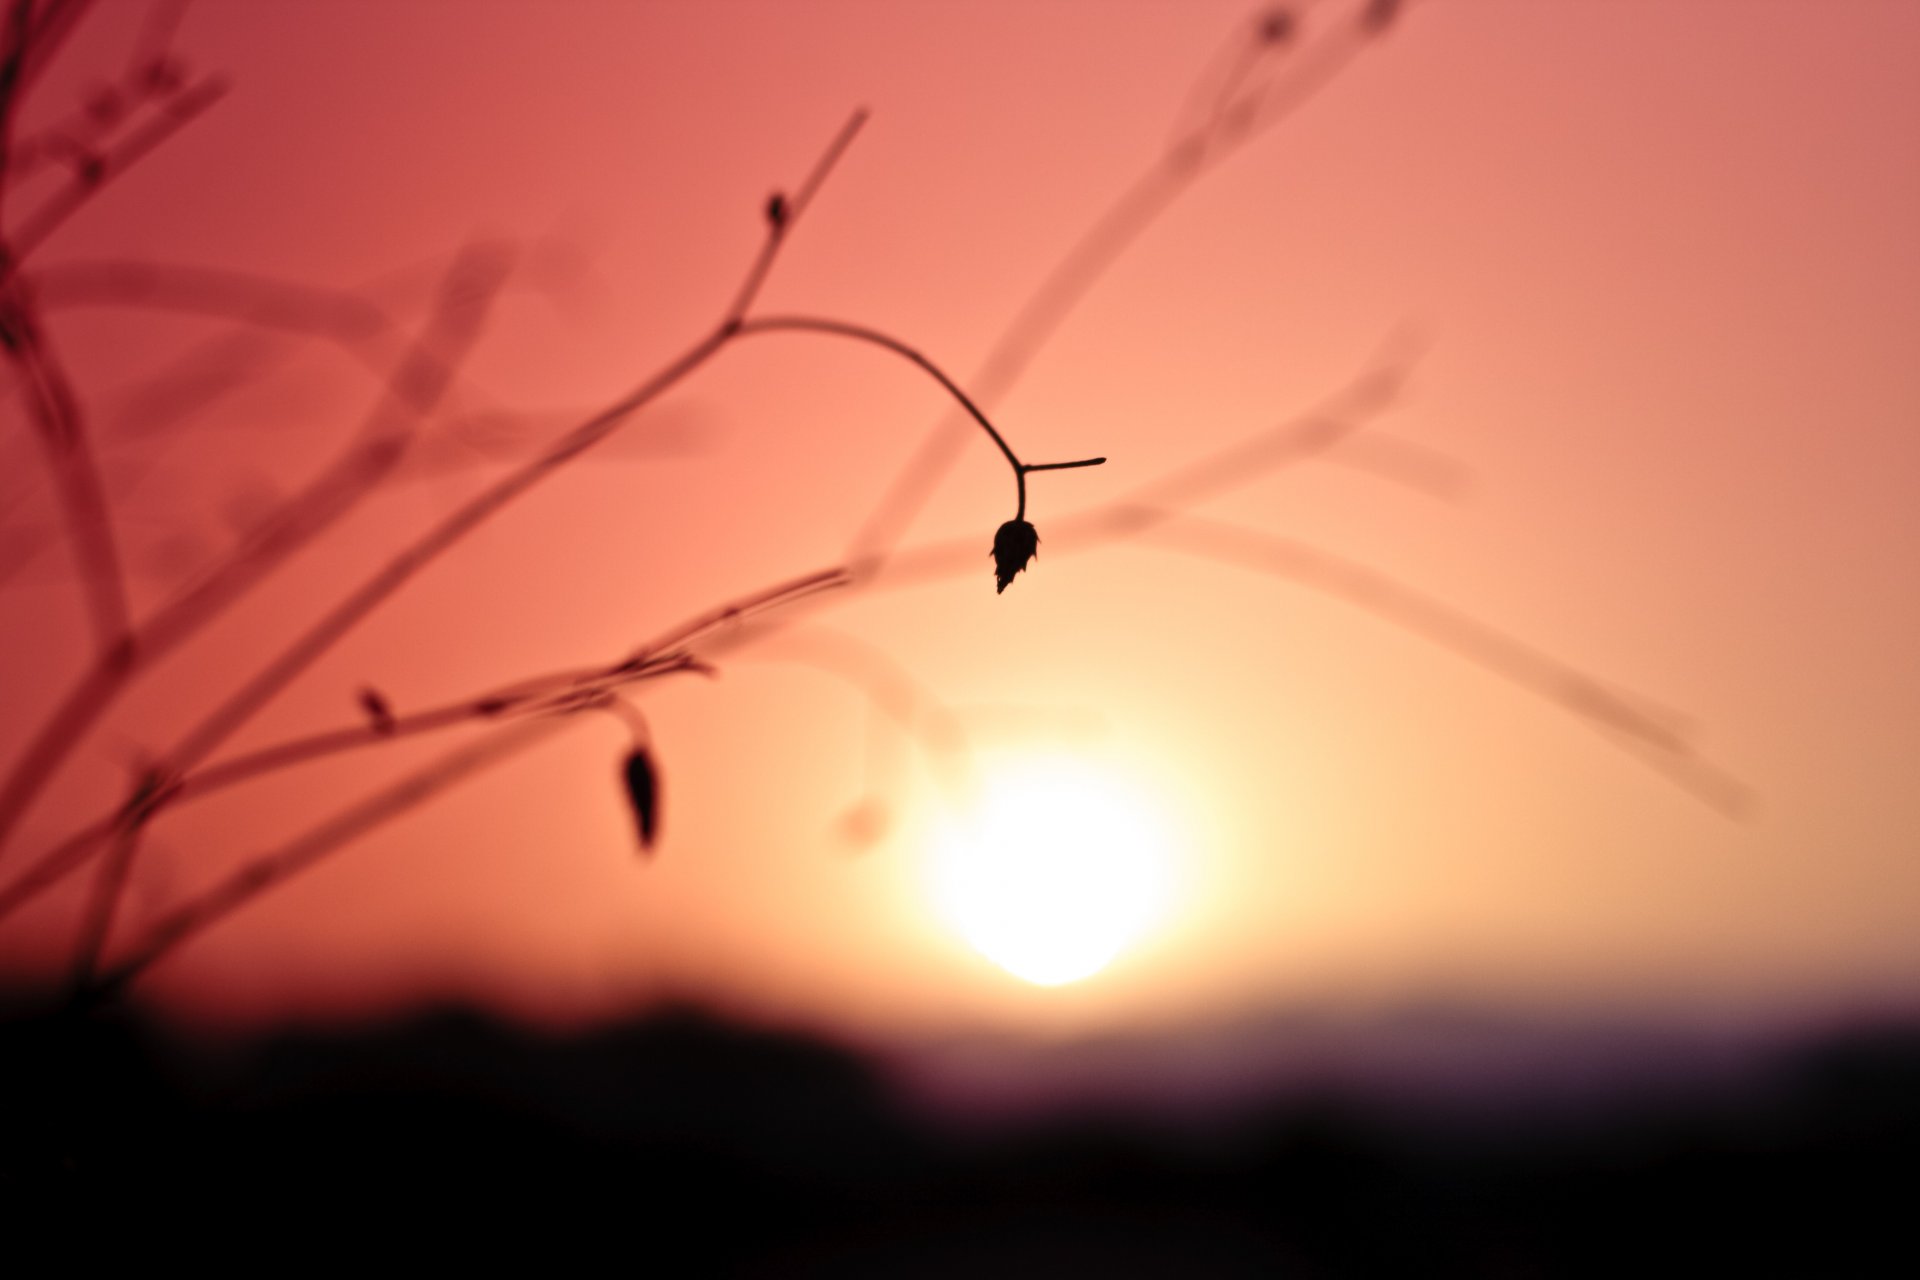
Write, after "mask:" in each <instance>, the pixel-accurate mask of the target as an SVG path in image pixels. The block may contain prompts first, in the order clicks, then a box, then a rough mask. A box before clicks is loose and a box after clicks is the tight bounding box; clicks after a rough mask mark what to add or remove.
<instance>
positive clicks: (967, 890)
mask: <svg viewBox="0 0 1920 1280" xmlns="http://www.w3.org/2000/svg"><path fill="white" fill-rule="evenodd" d="M1176 863H1177V859H1176V856H1175V849H1174V843H1173V841H1172V839H1171V838H1170V835H1169V832H1168V830H1167V828H1166V824H1165V822H1164V821H1163V819H1162V818H1161V815H1160V813H1159V812H1158V810H1157V809H1156V807H1155V806H1154V805H1153V804H1152V802H1151V801H1150V800H1149V798H1148V796H1147V794H1146V792H1145V791H1144V790H1143V788H1141V787H1140V786H1138V785H1130V784H1129V782H1128V780H1127V779H1126V778H1125V777H1124V776H1123V775H1121V774H1119V773H1117V772H1114V771H1110V770H1107V769H1102V768H1098V767H1094V766H1092V765H1089V764H1087V763H1085V762H1081V761H1077V760H1072V759H1064V758H1039V759H1033V758H1028V759H1022V760H1020V761H1018V762H1009V763H1007V764H1005V765H1002V766H1000V767H998V768H996V769H995V770H994V771H993V772H992V773H991V774H990V775H989V776H988V777H987V779H986V781H985V784H984V786H983V787H982V789H981V792H980V794H979V797H978V800H977V803H976V804H975V805H974V806H973V808H972V810H971V811H970V812H968V813H966V814H964V815H960V816H957V817H955V818H954V819H952V820H950V821H949V822H948V823H947V824H946V825H945V826H944V828H943V829H942V830H941V831H939V832H938V834H937V836H936V838H935V840H934V842H933V847H932V849H931V850H930V867H929V870H930V876H929V887H930V890H931V893H932V896H933V900H934V905H935V906H936V908H937V909H938V910H939V912H940V914H941V915H942V916H943V917H945V919H946V920H947V922H948V923H949V924H950V925H951V926H952V927H953V928H954V929H955V930H956V931H957V932H958V933H959V934H960V936H961V937H962V938H964V939H966V941H967V942H968V944H970V945H971V946H972V947H973V948H974V949H975V950H976V951H978V952H980V953H981V954H982V955H984V956H986V957H987V959H989V960H991V961H993V962H994V963H995V964H997V965H999V966H1000V967H1001V968H1003V969H1005V970H1007V971H1008V972H1009V973H1011V974H1013V975H1014V976H1015V977H1018V978H1022V979H1025V980H1026V981H1028V982H1031V983H1034V984H1035V985H1037V986H1045V987H1053V986H1059V985H1061V984H1063V983H1068V982H1075V981H1078V980H1079V979H1081V978H1086V977H1090V976H1091V975H1093V974H1095V973H1098V972H1099V971H1100V970H1101V969H1103V968H1105V967H1106V965H1107V964H1108V962H1109V961H1111V960H1112V959H1113V958H1114V957H1115V956H1117V955H1119V954H1120V952H1121V951H1122V950H1124V949H1125V948H1126V947H1127V946H1129V945H1131V944H1133V943H1135V942H1137V941H1139V940H1140V939H1141V938H1142V937H1144V936H1145V935H1146V934H1147V933H1148V932H1149V931H1151V930H1152V928H1153V927H1154V926H1155V925H1157V924H1159V923H1160V922H1161V921H1162V920H1163V919H1164V917H1165V916H1166V914H1167V913H1168V911H1169V910H1170V908H1171V905H1172V897H1173V892H1174V889H1175V880H1176V877H1175V868H1176Z"/></svg>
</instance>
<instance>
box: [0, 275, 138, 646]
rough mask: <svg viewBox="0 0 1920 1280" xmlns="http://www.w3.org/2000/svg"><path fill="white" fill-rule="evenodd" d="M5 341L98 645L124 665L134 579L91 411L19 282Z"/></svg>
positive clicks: (3, 303)
mask: <svg viewBox="0 0 1920 1280" xmlns="http://www.w3.org/2000/svg"><path fill="white" fill-rule="evenodd" d="M0 345H4V347H5V348H6V353H7V358H8V359H9V360H10V361H12V363H13V365H14V367H15V368H16V369H17V370H19V372H20V381H21V389H22V392H23V393H24V395H25V396H26V400H27V408H28V411H29V412H30V413H31V414H32V416H33V420H34V425H35V427H36V428H37V435H38V437H39V440H40V444H41V447H42V449H43V450H44V451H45V453H46V456H47V468H48V470H49V471H50V472H51V473H52V475H53V478H54V484H55V486H56V488H57V490H58V492H59V495H60V512H61V516H62V518H63V519H64V520H65V522H66V526H67V539H68V541H69V542H70V543H71V544H72V546H73V553H74V559H75V560H76V561H77V564H78V568H79V572H80V583H81V589H82V592H83V593H84V595H85V598H86V602H87V611H88V614H89V616H90V618H91V620H92V626H93V634H94V644H95V648H96V649H97V651H98V652H99V653H100V655H101V656H102V659H103V660H106V661H112V662H115V663H124V662H125V661H126V659H127V656H128V654H127V652H126V650H127V645H128V639H129V637H128V630H129V624H128V608H127V588H126V578H125V575H124V574H123V573H122V571H121V567H120V551H119V547H118V546H117V544H116V542H115V539H114V533H113V518H112V515H111V514H110V511H109V507H108V503H107V495H106V489H105V487H104V486H103V485H102V483H101V481H100V471H99V467H98V465H97V464H96V462H95V460H94V455H93V448H92V445H91V443H90V441H89V439H88V431H87V425H86V415H85V413H84V412H83V411H82V409H81V407H80V398H79V397H78V396H77V395H76V394H75V393H74V390H73V385H72V383H71V382H70V381H69V380H68V378H67V375H66V371H65V369H63V368H62V367H61V365H60V361H59V359H58V358H57V357H56V356H55V354H54V352H53V349H52V347H51V345H50V344H49V343H48V341H47V338H46V335H45V334H44V333H43V332H42V331H41V328H40V323H39V319H38V317H37V315H36V313H35V307H34V302H33V299H32V296H31V295H30V294H29V293H28V292H27V290H26V289H24V288H22V287H21V286H20V284H19V282H17V281H14V282H9V283H8V284H6V285H0Z"/></svg>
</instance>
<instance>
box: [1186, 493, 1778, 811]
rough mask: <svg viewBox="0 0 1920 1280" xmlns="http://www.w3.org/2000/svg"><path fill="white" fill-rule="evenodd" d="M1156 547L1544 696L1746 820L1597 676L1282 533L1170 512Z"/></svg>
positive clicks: (1706, 772)
mask: <svg viewBox="0 0 1920 1280" xmlns="http://www.w3.org/2000/svg"><path fill="white" fill-rule="evenodd" d="M1152 514H1153V516H1154V517H1155V518H1154V520H1153V524H1152V526H1151V531H1152V534H1153V536H1154V538H1155V540H1156V541H1158V542H1161V543H1162V544H1164V545H1166V546H1169V547H1171V548H1172V549H1174V550H1176V551H1180V552H1182V553H1184V554H1188V555H1195V556H1200V557H1203V558H1206V559H1209V560H1216V561H1220V562H1222V563H1226V564H1234V565H1240V566H1242V567H1245V568H1251V569H1254V570H1256V571H1258V572H1262V573H1266V574H1270V575H1272V576H1276V577H1283V578H1287V579H1290V580H1292V581H1295V582H1299V583H1302V584H1303V585H1306V586H1310V587H1312V588H1314V589H1315V590H1317V591H1319V592H1321V593H1322V594H1323V595H1330V596H1333V597H1335V598H1337V599H1340V600H1345V601H1346V602H1348V603H1349V604H1353V605H1357V606H1359V607H1360V608H1362V609H1365V610H1366V611H1367V612H1369V613H1372V614H1373V615H1375V616H1376V617H1379V618H1382V619H1384V620H1385V621H1388V622H1391V623H1393V624H1394V625H1396V626H1399V627H1401V628H1403V629H1405V630H1407V631H1409V632H1411V633H1413V634H1415V635H1417V636H1419V637H1420V638H1422V639H1425V640H1428V641H1431V642H1433V643H1434V644H1437V645H1439V646H1440V647H1441V648H1443V649H1447V650H1449V651H1450V652H1452V653H1454V654H1456V655H1458V656H1460V657H1463V658H1466V659H1468V660H1470V661H1472V662H1474V663H1476V664H1478V665H1479V666H1481V667H1483V668H1484V669H1486V670H1488V671H1490V672H1492V673H1493V674H1495V675H1497V676H1500V677H1501V678H1502V679H1505V680H1507V681H1508V682H1509V683H1512V684H1515V685H1518V686H1520V687H1521V688H1524V689H1527V690H1529V691H1530V692H1533V693H1535V694H1538V695H1539V696H1541V697H1543V698H1545V699H1547V700H1548V701H1550V702H1554V703H1557V704H1558V705H1559V706H1560V707H1561V708H1562V709H1563V710H1566V711H1570V712H1572V713H1573V714H1574V715H1575V716H1577V717H1578V718H1580V719H1581V720H1584V721H1585V722H1587V724H1588V725H1589V726H1591V727H1594V728H1598V729H1601V730H1604V731H1606V732H1607V734H1608V735H1609V737H1610V738H1611V739H1612V740H1613V741H1615V742H1616V743H1618V744H1619V745H1621V746H1622V747H1623V748H1624V749H1626V750H1627V751H1628V752H1629V753H1631V754H1632V755H1634V756H1636V757H1637V758H1639V759H1640V760H1642V761H1643V762H1645V763H1647V764H1649V765H1651V766H1652V767H1654V768H1655V769H1657V770H1659V771H1660V772H1661V773H1662V774H1664V775H1665V776H1666V777H1667V778H1668V779H1669V780H1671V781H1673V782H1674V783H1676V784H1677V785H1679V786H1680V787H1681V788H1683V789H1684V790H1686V791H1687V792H1689V793H1690V794H1692V795H1693V796H1694V797H1695V798H1696V799H1698V800H1700V801H1702V802H1703V803H1705V804H1707V805H1710V806H1711V807H1713V808H1714V809H1717V810H1719V811H1720V812H1721V813H1722V814H1724V815H1726V816H1727V817H1730V818H1739V817H1743V816H1744V815H1745V814H1746V813H1747V812H1748V811H1749V809H1750V807H1751V803H1752V797H1751V793H1750V792H1749V791H1748V789H1747V788H1746V787H1745V786H1744V785H1743V784H1742V783H1740V782H1739V781H1738V780H1737V779H1735V778H1733V777H1731V776H1729V775H1727V774H1726V773H1724V772H1722V771H1721V770H1719V769H1717V768H1715V767H1714V766H1712V765H1710V764H1708V763H1707V762H1706V761H1704V760H1701V759H1700V758H1699V757H1698V756H1697V755H1695V754H1694V752H1693V750H1692V747H1691V745H1690V744H1689V743H1688V742H1687V741H1686V739H1685V738H1684V737H1682V736H1681V734H1680V733H1679V732H1677V731H1676V730H1675V729H1674V728H1673V726H1672V724H1671V723H1670V720H1669V717H1668V716H1666V715H1664V714H1652V713H1649V712H1647V711H1643V710H1642V709H1640V708H1638V707H1635V706H1634V705H1632V703H1631V702H1629V701H1628V700H1627V699H1626V698H1625V697H1624V696H1623V695H1621V694H1620V693H1619V692H1618V691H1616V690H1614V689H1612V688H1609V687H1608V686H1607V685H1606V684H1604V683H1603V682H1601V681H1600V680H1599V679H1597V678H1596V677H1594V676H1592V675H1589V674H1588V673H1586V672H1584V671H1581V670H1579V669H1578V668H1575V667H1572V666H1569V665H1568V664H1566V663H1564V662H1561V661H1560V660H1559V659H1557V658H1555V657H1552V656H1551V655H1549V654H1546V653H1544V652H1542V651H1540V650H1538V649H1535V648H1534V647H1532V646H1531V645H1528V644H1525V643H1523V642H1521V641H1520V640H1518V639H1516V638H1514V637H1513V636H1511V635H1508V634H1507V633H1505V632H1503V631H1500V630H1498V629H1496V628H1494V627H1491V626H1488V625H1487V624H1486V623H1484V622H1481V621H1479V620H1478V619H1476V618H1473V617H1470V616H1469V615H1467V614H1465V613H1462V612H1461V611H1459V610H1458V609H1455V608H1453V607H1452V606H1451V605H1447V604H1443V603H1442V602H1440V601H1438V600H1436V599H1434V598H1433V597H1431V596H1428V595H1425V594H1423V593H1421V592H1418V591H1415V590H1414V589H1413V588H1411V587H1408V586H1406V585H1405V584H1403V583H1400V582H1396V581H1395V580H1394V579H1392V578H1389V577H1387V576H1386V575H1385V574H1383V573H1380V572H1379V571H1377V570H1375V569H1371V568H1369V567H1367V566H1366V565H1363V564H1360V563H1358V562H1357V561H1353V560H1348V559H1346V558H1345V557H1343V556H1338V555H1335V554H1333V553H1332V552H1329V551H1325V550H1322V549H1319V548H1316V547H1312V546H1309V545H1307V544H1306V543H1303V542H1299V541H1297V540H1295V539H1292V538H1286V537H1282V536H1280V535H1277V534H1270V533H1264V532H1261V531H1259V530H1254V529H1248V528H1245V527H1242V526H1239V525H1235V524H1229V523H1226V522H1223V521H1217V520H1206V519H1202V518H1199V517H1194V516H1178V515H1176V514H1175V513H1172V512H1165V513H1152Z"/></svg>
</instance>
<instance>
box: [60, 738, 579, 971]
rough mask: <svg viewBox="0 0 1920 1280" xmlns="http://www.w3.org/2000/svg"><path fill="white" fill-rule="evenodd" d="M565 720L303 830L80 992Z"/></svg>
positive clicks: (152, 958) (487, 743)
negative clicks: (302, 832) (306, 830)
mask: <svg viewBox="0 0 1920 1280" xmlns="http://www.w3.org/2000/svg"><path fill="white" fill-rule="evenodd" d="M563 723H564V721H563V720H561V719H558V718H552V717H546V718H540V719H533V720H528V721H525V722H523V723H520V724H517V725H513V726H511V727H508V728H504V729H500V730H497V731H495V732H493V733H491V734H488V735H487V736H486V737H485V738H484V739H482V740H481V741H480V742H477V743H475V744H473V745H471V746H467V747H462V748H460V749H458V750H456V751H453V752H450V753H448V754H447V755H445V756H443V757H441V758H440V759H439V760H437V761H435V762H434V763H433V764H431V765H428V766H427V767H426V768H424V769H421V770H418V771H417V772H415V773H412V774H409V775H408V776H407V777H405V778H403V779H401V780H400V781H399V782H397V783H394V784H393V785H392V786H389V787H385V788H382V789H381V790H379V791H376V792H374V793H373V794H372V795H371V796H368V797H367V798H366V799H365V800H362V801H361V802H360V803H358V804H356V805H353V806H351V807H349V808H347V809H346V810H344V811H342V812H341V813H339V814H337V815H335V816H334V817H332V818H330V819H328V820H327V821H325V822H323V823H321V824H320V825H319V826H317V827H314V828H312V829H311V830H309V831H308V832H307V833H306V834H305V835H302V836H300V837H298V838H296V839H294V840H291V841H289V842H287V843H286V844H284V845H281V846H280V847H279V848H278V849H275V850H272V851H271V852H268V853H266V854H263V855H261V856H260V857H258V858H256V859H254V860H253V861H252V862H249V863H248V864H247V865H246V866H244V867H242V868H241V869H240V870H239V871H236V872H234V873H233V874H232V875H230V876H228V877H226V878H225V879H224V880H222V881H220V882H219V883H218V884H216V885H215V886H214V887H213V888H212V889H210V890H208V891H207V892H205V893H203V894H201V895H200V896H199V897H197V898H195V899H193V900H192V901H190V902H188V903H187V904H185V905H184V906H182V907H180V908H178V909H176V910H175V911H172V912H170V913H169V914H167V915H166V916H165V917H163V918H162V919H161V920H160V921H159V922H158V923H157V924H156V925H154V927H153V928H152V930H150V931H149V932H148V934H147V936H146V937H145V938H144V939H142V940H141V941H140V942H139V943H138V944H137V945H136V946H135V947H134V948H133V949H132V951H131V953H130V954H129V955H128V956H127V957H126V958H125V959H123V960H122V961H120V963H119V964H117V965H115V966H113V967H112V968H111V969H109V970H107V971H106V972H105V974H104V975H102V976H101V977H100V978H99V980H98V981H97V982H95V983H94V984H93V985H92V986H91V988H90V989H89V990H88V991H87V992H86V993H85V995H86V996H87V998H89V999H92V1000H105V999H110V998H112V997H113V996H115V995H117V994H118V993H119V992H120V991H121V990H123V989H124V988H125V987H126V986H127V984H128V983H130V982H132V981H133V980H134V979H135V978H137V977H139V976H140V975H141V974H142V973H144V972H146V970H147V969H149V968H151V967H152V966H153V965H154V964H155V963H156V962H158V961H159V960H160V959H162V958H163V957H165V956H166V955H168V954H169V953H171V952H172V951H173V950H174V949H175V948H177V947H179V946H180V945H181V944H182V943H184V942H186V941H188V940H189V939H191V938H193V937H195V936H196V935H198V934H200V933H202V932H204V931H205V930H206V929H208V928H211V927H212V926H213V925H215V924H218V923H219V922H220V921H221V920H224V919H225V918H226V917H227V916H229V915H231V914H233V912H235V911H237V910H239V909H240V908H241V907H243V906H245V905H247V904H248V903H249V902H252V901H253V900H254V899H255V898H257V897H259V896H260V895H261V894H263V893H265V892H267V891H268V890H269V889H272V888H275V887H276V886H278V885H281V884H284V883H285V882H286V881H288V880H290V879H291V878H293V877H294V876H296V875H298V874H299V873H300V872H302V871H305V870H307V869H308V868H309V867H312V866H313V865H315V864H316V863H318V862H320V861H321V860H323V859H324V858H326V857H328V856H329V855H331V854H333V853H336V852H338V851H339V850H340V849H342V848H344V847H346V846H347V845H349V844H351V843H352V842H353V841H355V840H358V839H359V838H360V837H362V836H364V835H366V834H368V833H369V832H371V831H374V830H377V829H378V828H379V827H381V826H383V825H385V824H386V823H388V822H391V821H392V820H393V819H395V818H397V817H399V816H400V815H402V814H404V813H406V812H407V811H408V810H410V809H413V808H415V807H417V806H418V805H421V804H423V803H425V802H426V801H428V800H431V799H432V798H433V797H434V796H436V795H439V794H440V793H441V792H442V791H445V790H446V789H447V788H449V787H451V786H453V785H454V784H456V783H458V782H463V781H465V780H466V779H468V778H470V777H472V776H473V775H475V774H477V773H479V772H480V771H481V770H483V769H486V768H490V767H491V766H493V765H496V764H499V763H502V762H503V761H505V760H506V759H508V758H509V757H511V756H514V755H518V754H519V753H520V752H522V751H524V750H526V749H527V748H529V747H531V746H533V745H534V744H536V743H538V742H540V741H542V740H543V739H545V738H547V737H548V736H550V735H551V734H553V733H554V732H555V731H556V730H558V729H559V728H560V727H561V725H562V724H563Z"/></svg>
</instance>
